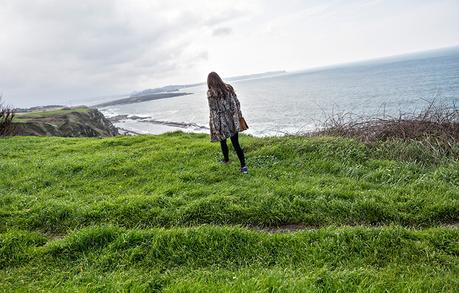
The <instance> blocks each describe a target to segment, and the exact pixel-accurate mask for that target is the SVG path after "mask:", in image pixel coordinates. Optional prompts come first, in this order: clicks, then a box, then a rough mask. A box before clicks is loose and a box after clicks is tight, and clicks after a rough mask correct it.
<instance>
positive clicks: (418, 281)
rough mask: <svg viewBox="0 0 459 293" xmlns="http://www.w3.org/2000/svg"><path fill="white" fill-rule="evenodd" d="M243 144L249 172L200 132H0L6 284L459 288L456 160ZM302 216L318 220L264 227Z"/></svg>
mask: <svg viewBox="0 0 459 293" xmlns="http://www.w3.org/2000/svg"><path fill="white" fill-rule="evenodd" d="M241 144H242V145H243V147H244V148H245V151H246V155H247V162H248V165H249V168H250V173H249V174H248V175H241V174H239V171H238V163H237V162H236V161H237V158H236V157H235V156H233V157H231V159H232V160H233V163H232V164H230V165H229V166H224V165H220V164H218V163H217V161H218V159H219V158H220V150H219V145H218V144H211V143H209V142H208V136H207V135H199V134H183V133H172V134H165V135H160V136H137V137H115V138H105V139H88V138H44V137H14V138H9V139H3V140H0V158H1V159H0V170H2V176H0V233H1V234H0V288H2V289H4V290H5V291H10V290H12V289H20V290H37V289H38V290H45V291H47V290H50V289H54V290H73V291H75V290H83V291H86V290H88V291H100V290H105V291H122V290H133V291H152V290H153V291H154V290H159V289H162V290H164V291H201V292H208V291H281V292H283V291H335V290H341V291H343V292H348V291H355V290H361V291H367V290H369V291H383V290H385V289H388V290H391V291H400V290H413V291H415V290H417V291H419V290H420V291H426V290H427V291H451V292H454V291H457V290H458V289H459V281H458V278H457V275H458V274H459V261H458V255H459V230H458V229H457V228H456V227H455V226H457V223H458V220H459V162H458V161H457V160H455V159H454V158H446V157H445V158H443V159H441V160H437V159H436V160H435V161H432V160H430V159H429V154H430V153H429V150H425V149H422V148H417V147H412V148H410V147H406V146H403V143H395V142H394V143H392V145H391V146H393V147H388V144H381V145H380V146H379V147H375V146H373V147H367V146H365V145H363V144H361V143H358V142H356V141H354V140H349V139H342V138H330V137H315V138H304V137H283V138H253V137H248V136H242V138H241ZM402 146H403V147H402ZM403 152H404V153H403ZM232 155H233V154H232ZM295 224H297V225H298V226H299V227H310V228H308V229H306V230H304V231H298V232H295V233H285V234H271V233H268V232H266V231H264V229H265V228H269V230H275V229H276V228H275V227H279V228H282V227H286V225H295Z"/></svg>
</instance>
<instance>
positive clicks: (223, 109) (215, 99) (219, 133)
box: [207, 72, 249, 174]
mask: <svg viewBox="0 0 459 293" xmlns="http://www.w3.org/2000/svg"><path fill="white" fill-rule="evenodd" d="M207 87H208V88H209V90H208V91H207V99H208V101H209V109H210V115H209V118H210V122H209V125H210V137H211V141H212V142H217V141H219V142H220V146H221V148H222V152H223V160H222V161H221V162H222V163H224V164H228V163H229V156H228V146H227V144H226V139H227V138H228V137H229V138H230V139H231V143H232V144H233V147H234V150H235V151H236V154H237V156H238V158H239V161H240V163H241V173H244V174H247V173H248V172H249V170H248V168H247V165H246V164H245V158H244V151H243V150H242V148H241V146H240V145H239V137H238V133H239V132H241V131H244V130H246V129H248V126H247V123H245V120H244V118H243V117H242V113H241V105H240V104H239V100H238V99H237V96H236V93H235V92H234V89H233V87H232V86H231V85H229V84H226V83H224V82H223V80H222V79H221V78H220V76H218V74H217V73H215V72H211V73H209V76H208V77H207Z"/></svg>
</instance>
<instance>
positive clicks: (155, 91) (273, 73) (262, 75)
mask: <svg viewBox="0 0 459 293" xmlns="http://www.w3.org/2000/svg"><path fill="white" fill-rule="evenodd" d="M285 73H287V71H285V70H279V71H269V72H263V73H256V74H248V75H240V76H232V77H228V78H223V79H224V80H226V81H240V80H246V79H255V78H266V77H271V76H277V75H281V74H285ZM203 84H205V82H200V83H192V84H178V85H167V86H163V87H159V88H153V89H146V90H143V91H140V92H134V93H133V94H131V97H142V96H145V95H151V94H158V93H171V92H177V91H179V90H181V89H184V88H190V87H195V86H199V85H203Z"/></svg>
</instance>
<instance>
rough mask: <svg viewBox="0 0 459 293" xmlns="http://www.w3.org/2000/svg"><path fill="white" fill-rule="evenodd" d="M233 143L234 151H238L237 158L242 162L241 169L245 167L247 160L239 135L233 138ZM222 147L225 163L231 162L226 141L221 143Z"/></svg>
mask: <svg viewBox="0 0 459 293" xmlns="http://www.w3.org/2000/svg"><path fill="white" fill-rule="evenodd" d="M231 143H232V144H233V147H234V150H235V151H236V154H237V157H238V158H239V161H240V162H241V167H244V166H245V158H244V151H243V150H242V148H241V146H240V145H239V135H238V133H236V134H235V135H233V136H231ZM220 146H221V147H222V153H223V159H224V160H225V162H228V161H229V152H228V145H227V144H226V139H224V140H222V141H220Z"/></svg>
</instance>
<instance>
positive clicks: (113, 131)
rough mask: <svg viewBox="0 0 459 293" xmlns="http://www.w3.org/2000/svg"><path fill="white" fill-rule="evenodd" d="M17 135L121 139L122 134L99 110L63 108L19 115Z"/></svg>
mask: <svg viewBox="0 0 459 293" xmlns="http://www.w3.org/2000/svg"><path fill="white" fill-rule="evenodd" d="M14 125H15V131H16V135H20V136H65V137H80V136H86V137H104V136H115V135H118V134H119V133H118V130H117V128H116V127H114V126H113V124H112V123H111V122H110V121H109V120H108V119H107V118H105V116H104V115H103V114H102V113H101V112H99V111H98V110H96V109H91V108H88V107H77V108H60V109H53V110H48V111H33V112H27V113H18V114H17V116H16V117H15V119H14Z"/></svg>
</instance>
